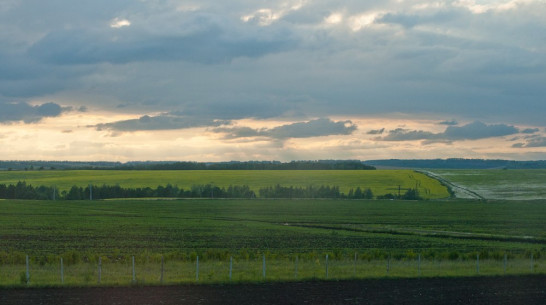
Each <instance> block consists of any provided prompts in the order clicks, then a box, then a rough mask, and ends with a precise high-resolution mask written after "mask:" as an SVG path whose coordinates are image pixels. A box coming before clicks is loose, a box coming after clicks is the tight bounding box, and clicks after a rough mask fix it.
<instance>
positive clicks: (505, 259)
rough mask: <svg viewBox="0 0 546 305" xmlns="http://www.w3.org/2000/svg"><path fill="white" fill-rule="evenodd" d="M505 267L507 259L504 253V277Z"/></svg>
mask: <svg viewBox="0 0 546 305" xmlns="http://www.w3.org/2000/svg"><path fill="white" fill-rule="evenodd" d="M506 265H507V257H506V253H504V275H506Z"/></svg>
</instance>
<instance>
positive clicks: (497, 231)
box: [0, 199, 546, 259]
mask: <svg viewBox="0 0 546 305" xmlns="http://www.w3.org/2000/svg"><path fill="white" fill-rule="evenodd" d="M0 232H1V238H0V249H2V250H4V251H8V252H14V251H15V252H20V253H26V254H30V255H34V256H36V257H41V258H42V259H45V257H47V256H48V255H60V254H63V253H67V252H71V251H76V252H78V253H80V254H81V255H84V254H90V255H91V256H93V255H94V256H97V255H107V256H111V257H114V256H117V255H140V254H143V255H148V254H167V253H173V254H172V255H182V254H187V255H191V253H194V255H195V254H199V253H201V255H205V254H206V253H207V251H208V252H210V256H215V255H216V256H222V255H223V256H224V257H226V256H227V254H223V253H233V254H235V253H236V254H238V255H241V256H248V255H250V256H252V255H254V254H257V253H262V252H265V251H268V252H271V253H276V254H295V253H307V254H308V253H313V252H317V253H323V252H326V251H331V252H332V253H333V252H335V253H336V255H341V254H343V253H344V252H347V253H349V254H352V253H354V251H355V250H356V251H363V252H369V253H370V255H371V254H372V253H373V252H374V251H375V252H385V251H389V252H390V251H394V252H400V253H402V252H403V253H405V252H407V251H410V250H411V251H413V252H415V253H417V252H423V253H424V252H425V251H432V252H437V253H441V252H459V253H469V252H473V251H482V250H490V251H503V252H504V251H513V252H520V253H521V252H526V251H532V250H541V249H542V250H543V249H544V248H545V245H546V202H544V201H530V202H518V204H513V203H511V202H506V201H498V202H495V201H489V202H485V203H484V202H477V201H432V200H431V201H411V202H408V201H390V200H386V201H384V200H257V199H256V200H254V199H253V200H227V199H217V200H210V199H193V200H173V201H161V200H159V201H138V200H108V201H23V200H21V201H9V200H4V201H0ZM2 250H0V251H2ZM247 252H248V253H247ZM0 253H1V252H0ZM245 253H246V254H245ZM0 258H1V257H0Z"/></svg>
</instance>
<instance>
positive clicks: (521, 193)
mask: <svg viewBox="0 0 546 305" xmlns="http://www.w3.org/2000/svg"><path fill="white" fill-rule="evenodd" d="M432 172H433V173H435V174H437V175H439V176H440V177H442V178H444V179H446V180H448V181H450V182H452V183H454V184H456V185H458V186H462V187H464V188H467V189H469V190H471V191H474V192H476V193H478V194H479V195H481V196H482V197H484V198H487V199H514V200H515V199H517V200H528V199H544V198H546V170H541V169H532V170H516V169H514V170H512V169H511V170H500V169H499V170H433V171H432Z"/></svg>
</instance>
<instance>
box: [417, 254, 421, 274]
mask: <svg viewBox="0 0 546 305" xmlns="http://www.w3.org/2000/svg"><path fill="white" fill-rule="evenodd" d="M417 270H418V274H419V276H421V253H419V262H418V263H417Z"/></svg>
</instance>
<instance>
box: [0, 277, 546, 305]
mask: <svg viewBox="0 0 546 305" xmlns="http://www.w3.org/2000/svg"><path fill="white" fill-rule="evenodd" d="M545 283H546V275H536V276H505V277H471V278H427V279H369V280H348V281H307V282H292V283H286V282H284V283H255V284H229V285H177V286H144V287H142V286H135V287H91V288H31V289H25V288H8V289H0V304H3V305H12V304H42V305H49V304H51V305H54V304H55V305H57V304H78V305H87V304H116V305H124V304H131V305H145V304H167V305H168V304H380V305H383V304H444V305H450V304H467V305H469V304H470V305H473V304H480V305H486V304H495V305H503V304H511V305H513V304H516V305H517V304H525V305H533V304H546V284H545Z"/></svg>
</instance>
